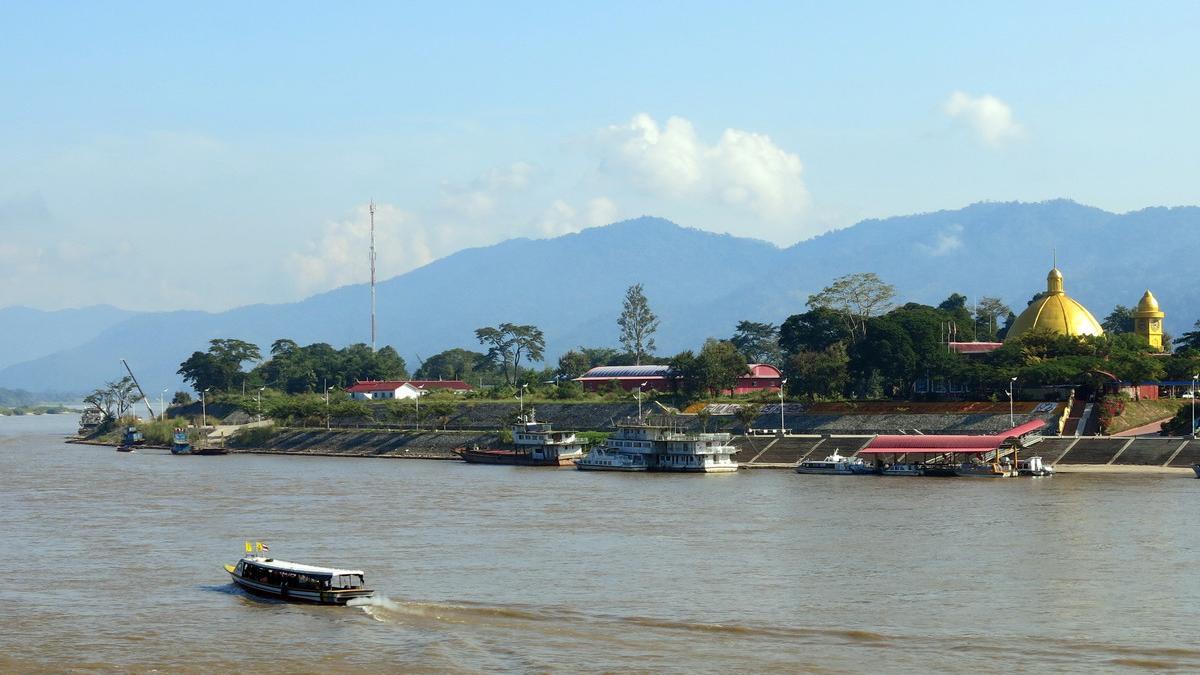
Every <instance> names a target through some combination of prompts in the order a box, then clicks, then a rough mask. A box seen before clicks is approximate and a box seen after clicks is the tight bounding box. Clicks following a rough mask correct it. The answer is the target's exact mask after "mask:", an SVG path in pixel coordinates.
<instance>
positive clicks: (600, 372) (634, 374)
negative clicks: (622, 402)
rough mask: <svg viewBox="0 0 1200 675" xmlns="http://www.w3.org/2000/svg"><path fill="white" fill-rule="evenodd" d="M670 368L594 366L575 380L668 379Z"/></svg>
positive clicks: (657, 366) (655, 366)
mask: <svg viewBox="0 0 1200 675" xmlns="http://www.w3.org/2000/svg"><path fill="white" fill-rule="evenodd" d="M670 376H671V366H668V365H653V366H596V367H595V368H592V369H591V370H589V371H587V372H586V373H584V374H583V375H581V376H579V377H577V378H575V379H576V380H620V379H636V378H639V377H670Z"/></svg>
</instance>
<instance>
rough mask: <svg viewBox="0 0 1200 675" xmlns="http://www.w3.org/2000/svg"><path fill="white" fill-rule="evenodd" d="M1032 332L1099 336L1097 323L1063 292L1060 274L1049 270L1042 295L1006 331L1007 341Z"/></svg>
mask: <svg viewBox="0 0 1200 675" xmlns="http://www.w3.org/2000/svg"><path fill="white" fill-rule="evenodd" d="M1035 328H1046V329H1049V330H1051V331H1054V332H1055V333H1058V334H1060V335H1103V334H1104V329H1103V328H1101V327H1100V322H1099V321H1096V317H1094V316H1092V313H1091V312H1089V311H1088V310H1087V308H1086V307H1084V306H1083V305H1081V304H1079V302H1078V301H1076V300H1075V299H1074V298H1072V297H1071V296H1069V295H1067V294H1066V292H1065V291H1064V290H1063V280H1062V273H1061V272H1059V271H1058V268H1055V269H1053V270H1050V275H1049V276H1048V277H1046V294H1045V295H1043V296H1042V297H1041V298H1038V299H1037V300H1036V301H1034V302H1032V303H1030V305H1029V306H1028V307H1026V308H1025V311H1023V312H1021V315H1020V316H1018V317H1017V320H1016V321H1014V322H1013V325H1012V326H1011V327H1010V328H1009V329H1008V334H1007V335H1006V336H1005V338H1004V339H1005V340H1010V339H1012V338H1015V337H1017V336H1019V335H1022V334H1024V333H1027V332H1029V331H1031V330H1033V329H1035Z"/></svg>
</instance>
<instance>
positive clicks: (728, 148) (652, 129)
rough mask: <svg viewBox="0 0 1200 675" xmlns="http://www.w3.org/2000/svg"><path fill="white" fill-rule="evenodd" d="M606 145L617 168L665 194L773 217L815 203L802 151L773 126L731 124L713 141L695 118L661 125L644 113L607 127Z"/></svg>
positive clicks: (638, 183) (644, 186)
mask: <svg viewBox="0 0 1200 675" xmlns="http://www.w3.org/2000/svg"><path fill="white" fill-rule="evenodd" d="M600 149H601V153H602V154H603V156H604V159H605V166H606V168H607V169H608V170H609V171H610V172H614V171H616V172H618V173H619V172H625V171H627V172H630V173H631V174H632V175H631V176H630V178H632V180H634V181H636V185H635V187H639V188H641V189H642V190H643V191H645V192H649V193H652V194H656V195H658V196H662V197H668V198H675V199H682V198H688V199H694V198H708V199H711V200H713V201H715V202H718V203H721V204H725V205H728V206H732V207H735V208H738V209H743V210H748V211H751V212H753V213H755V214H757V215H759V216H761V217H763V218H767V219H772V220H788V219H793V218H796V217H797V216H799V215H800V214H801V213H802V212H803V211H804V210H805V209H806V208H807V206H808V203H809V198H808V190H807V189H806V188H805V186H804V181H803V179H802V176H801V174H802V172H803V170H804V167H803V164H801V162H800V158H799V157H797V156H796V155H794V154H792V153H789V152H786V151H784V150H783V149H781V148H780V147H779V146H777V145H775V143H774V142H773V141H772V140H771V139H770V137H769V136H767V135H765V134H759V133H754V132H750V131H742V130H740V129H726V130H725V132H724V133H723V134H721V138H720V139H719V140H718V141H717V143H716V144H713V145H708V144H705V143H704V142H703V141H702V140H701V139H700V138H699V136H697V134H696V130H695V128H694V127H693V125H692V123H691V122H690V121H688V120H687V119H684V118H682V117H671V118H669V119H668V120H667V122H666V124H665V125H662V126H660V125H659V124H658V122H656V121H655V120H654V118H652V117H650V116H649V115H647V114H645V113H641V114H638V115H635V116H634V117H633V119H632V120H630V121H629V123H628V124H621V125H613V126H610V127H608V128H607V129H605V130H604V131H603V132H601V134H600Z"/></svg>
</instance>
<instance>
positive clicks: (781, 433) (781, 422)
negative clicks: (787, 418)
mask: <svg viewBox="0 0 1200 675" xmlns="http://www.w3.org/2000/svg"><path fill="white" fill-rule="evenodd" d="M785 386H787V378H786V377H785V378H783V379H782V380H780V382H779V435H780V436H783V434H784V429H785V427H784V426H783V388H784V387H785Z"/></svg>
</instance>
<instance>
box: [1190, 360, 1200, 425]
mask: <svg viewBox="0 0 1200 675" xmlns="http://www.w3.org/2000/svg"><path fill="white" fill-rule="evenodd" d="M1196 380H1200V375H1193V376H1192V438H1195V437H1196Z"/></svg>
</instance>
